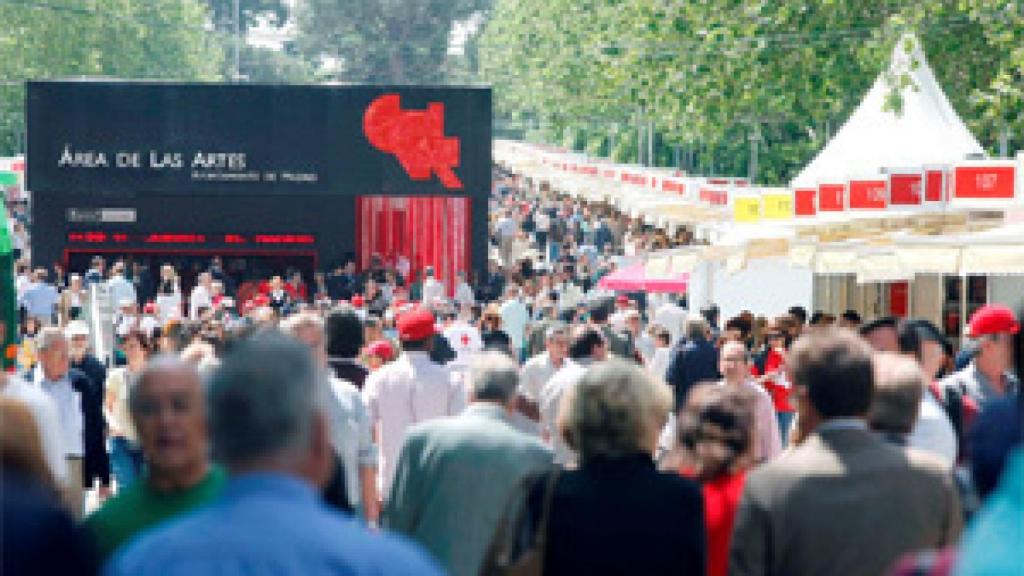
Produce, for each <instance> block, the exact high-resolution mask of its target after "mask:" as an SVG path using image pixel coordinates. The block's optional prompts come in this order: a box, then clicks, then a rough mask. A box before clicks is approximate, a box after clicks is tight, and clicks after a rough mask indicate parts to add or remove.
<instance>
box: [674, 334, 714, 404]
mask: <svg viewBox="0 0 1024 576" xmlns="http://www.w3.org/2000/svg"><path fill="white" fill-rule="evenodd" d="M710 331H711V329H710V327H709V326H708V323H707V321H706V320H704V318H702V317H700V316H691V317H689V318H687V319H686V322H685V323H684V324H683V335H682V338H680V339H679V342H678V343H677V344H676V347H675V349H674V350H673V351H672V359H671V360H670V361H669V364H668V372H667V373H666V375H665V380H667V381H668V383H669V384H670V385H671V386H672V389H673V390H674V391H675V399H676V410H677V411H678V410H679V409H680V408H682V407H683V405H684V404H685V403H686V395H687V394H689V393H690V389H691V388H693V385H694V384H697V383H698V382H703V381H705V380H719V379H720V378H721V375H720V374H719V373H718V350H717V349H716V348H715V347H714V345H712V344H711V342H709V341H708V334H709V333H710Z"/></svg>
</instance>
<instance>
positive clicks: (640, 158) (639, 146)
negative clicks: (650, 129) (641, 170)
mask: <svg viewBox="0 0 1024 576" xmlns="http://www.w3.org/2000/svg"><path fill="white" fill-rule="evenodd" d="M636 163H637V164H639V165H640V166H643V165H644V125H643V124H638V125H637V127H636Z"/></svg>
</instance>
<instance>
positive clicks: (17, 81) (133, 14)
mask: <svg viewBox="0 0 1024 576" xmlns="http://www.w3.org/2000/svg"><path fill="white" fill-rule="evenodd" d="M207 22H208V15H207V11H206V6H204V5H203V4H202V3H201V2H200V1H199V0H88V1H80V0H49V1H48V2H46V3H36V2H31V1H29V0H24V1H21V0H9V1H6V2H0V27H2V33H0V154H5V155H6V154H12V153H15V152H21V151H22V141H23V138H24V105H25V104H24V103H25V90H24V83H25V82H26V81H28V80H43V79H51V78H66V77H78V76H91V77H117V78H169V79H180V80H216V79H218V78H219V77H220V69H221V63H222V60H223V55H222V52H221V49H220V45H219V44H218V43H217V42H216V41H214V40H213V39H211V38H210V37H209V35H208V34H207V32H206V30H205V27H206V25H207Z"/></svg>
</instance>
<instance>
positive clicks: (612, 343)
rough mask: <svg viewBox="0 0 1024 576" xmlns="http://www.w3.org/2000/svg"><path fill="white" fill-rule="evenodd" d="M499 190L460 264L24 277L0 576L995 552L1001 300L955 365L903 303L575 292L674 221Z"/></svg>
mask: <svg viewBox="0 0 1024 576" xmlns="http://www.w3.org/2000/svg"><path fill="white" fill-rule="evenodd" d="M498 182H499V184H498V186H497V192H496V194H495V196H494V199H493V203H494V206H493V207H492V208H493V210H492V213H493V215H494V216H495V222H494V226H493V228H492V231H493V232H494V234H493V238H492V239H491V246H490V248H491V249H492V252H493V254H492V256H493V258H491V260H490V269H489V272H488V275H487V276H486V277H484V278H479V279H476V280H477V282H473V283H470V282H469V281H468V280H467V279H466V278H465V277H464V276H461V277H459V278H458V279H457V280H456V281H455V282H453V284H454V285H452V286H448V285H445V284H444V283H443V282H441V281H440V280H439V279H437V278H436V277H435V276H434V274H433V271H432V270H430V269H429V268H427V269H424V270H423V271H422V272H423V273H422V275H421V276H417V275H416V272H414V271H409V272H408V273H407V274H403V273H401V272H400V271H399V270H397V269H395V268H394V267H388V266H387V265H385V264H384V263H383V261H380V260H376V261H375V262H374V264H373V265H372V266H371V267H370V268H369V269H367V270H363V271H357V270H356V268H355V266H354V264H352V263H348V264H346V265H344V266H341V267H339V268H338V269H336V270H334V271H331V272H330V273H328V274H323V275H318V276H317V278H315V279H314V281H313V282H312V283H309V284H307V283H306V279H304V278H303V277H302V275H301V274H294V273H289V271H281V272H282V273H281V274H278V275H269V276H267V277H265V278H262V279H260V278H257V279H249V281H247V282H237V281H236V279H234V278H230V277H229V276H228V275H226V274H224V272H223V263H222V262H221V261H220V259H219V258H214V259H212V260H211V261H210V262H209V264H208V266H207V267H206V268H205V269H203V270H200V271H199V273H198V274H197V275H196V276H195V278H196V282H195V285H194V286H191V287H190V286H188V285H185V286H183V285H182V281H181V271H179V270H178V269H176V268H175V267H174V266H170V265H167V266H161V267H160V272H159V280H158V281H156V282H154V283H153V285H152V286H143V284H145V282H146V281H145V278H146V276H145V275H144V274H138V273H137V271H136V270H135V268H136V267H135V266H134V265H133V264H130V263H129V262H127V261H121V260H119V259H114V260H113V261H112V262H107V261H106V260H104V259H102V258H97V259H94V260H93V261H92V262H91V266H90V268H89V269H88V270H80V271H72V273H71V274H69V275H65V274H64V273H63V271H60V273H61V275H60V276H59V277H58V278H51V276H50V271H47V270H35V271H31V272H29V271H28V270H27V269H25V270H22V274H21V278H22V279H21V280H19V283H20V284H21V285H20V286H19V294H21V300H20V301H21V304H22V310H23V312H22V316H21V318H19V319H17V320H16V321H17V322H18V328H19V330H20V331H21V333H22V334H23V340H22V343H21V347H20V349H19V354H18V358H19V366H18V370H16V371H15V372H13V373H5V374H3V375H2V376H0V378H2V380H0V410H2V413H3V417H2V418H0V427H2V431H3V434H2V435H0V439H2V453H0V458H2V460H0V461H2V463H3V469H2V473H3V480H4V484H3V486H4V490H2V491H0V499H2V505H3V514H4V519H5V525H6V527H5V528H4V531H3V536H2V539H3V542H2V549H0V550H2V552H0V554H2V560H3V568H4V570H3V572H4V573H12V574H14V573H39V572H40V570H42V573H52V572H54V571H60V572H64V573H76V574H90V573H94V572H96V571H98V570H100V569H101V567H104V568H103V569H105V570H106V572H107V573H110V574H150V573H166V574H190V575H191V574H252V573H268V574H285V573H289V574H292V573H294V574H320V573H338V574H348V573H359V574H363V573H381V574H385V573H386V574H391V573H394V574H399V573H401V574H435V573H436V574H440V573H451V574H458V575H472V574H517V573H546V574H554V575H557V574H676V573H678V574H709V575H715V576H717V575H724V574H739V575H745V574H795V575H799V574H830V575H844V574H851V575H853V574H887V573H931V574H943V573H950V572H949V571H950V570H953V569H954V567H956V569H957V570H959V571H960V572H961V573H965V574H973V573H1011V574H1012V573H1013V572H1012V571H1011V572H1007V571H1006V570H1005V567H1007V566H1010V567H1012V566H1013V565H1014V562H1015V561H1016V562H1019V560H1020V555H1019V551H1020V550H1021V549H1024V542H1022V541H1021V532H1020V531H1019V530H1017V531H1014V530H1007V529H1006V528H1005V527H1006V526H1012V525H1013V523H1014V522H1015V521H1018V522H1019V518H1020V514H1021V507H1020V502H1021V498H1020V482H1021V480H1020V478H1021V476H1022V474H1024V472H1022V470H1021V462H1022V461H1024V454H1022V447H1021V442H1022V432H1021V428H1022V427H1021V418H1022V415H1024V412H1022V410H1024V408H1022V406H1024V404H1022V401H1021V399H1020V398H1021V396H1020V385H1019V382H1018V380H1017V378H1016V376H1015V375H1014V374H1013V371H1012V370H1013V366H1012V354H1010V347H1011V345H1012V342H1013V338H1014V335H1016V334H1017V332H1018V331H1019V324H1018V321H1017V319H1016V317H1015V316H1014V314H1013V312H1012V311H1010V310H1009V309H1007V308H1004V307H1001V306H995V305H993V306H986V307H983V308H982V309H980V310H979V311H977V312H976V313H975V314H974V315H973V317H972V318H971V319H970V322H969V334H968V336H969V340H968V343H967V344H966V345H965V347H964V348H965V350H967V356H966V357H965V358H966V361H965V362H964V364H963V366H961V367H960V369H959V370H957V369H956V367H955V366H954V365H953V350H952V346H951V345H950V343H949V342H947V341H946V339H945V338H944V337H943V335H942V334H941V332H940V331H939V330H938V329H937V328H935V326H933V325H931V324H930V323H928V322H927V321H923V320H902V319H895V318H879V319H871V321H870V322H867V323H862V322H861V319H860V318H859V316H857V315H856V314H855V313H847V314H843V315H841V316H840V317H838V318H836V317H831V316H829V315H827V314H823V313H821V314H818V313H816V314H813V315H811V317H810V319H808V314H807V311H806V310H804V309H802V308H800V307H794V308H793V309H791V310H790V311H789V313H787V314H785V315H782V316H780V317H778V318H774V319H767V318H758V317H755V316H754V315H753V314H750V313H743V314H740V315H738V316H736V317H735V318H728V319H725V321H724V322H723V321H722V319H720V318H719V317H718V311H717V309H715V308H714V307H708V308H706V309H703V310H700V311H699V313H698V311H694V310H688V309H687V306H686V303H685V301H683V300H680V299H676V298H664V299H655V298H649V297H648V295H644V294H618V295H616V294H614V293H610V292H607V291H604V290H602V289H601V288H600V286H599V283H600V278H601V276H602V275H604V274H607V273H608V272H610V271H612V270H614V269H615V268H616V267H617V266H619V265H621V263H622V262H624V260H623V258H626V257H627V254H630V253H632V254H637V253H642V252H644V251H645V250H649V249H652V248H656V247H667V246H670V245H673V244H674V243H685V242H689V241H690V239H689V238H688V237H687V235H686V234H685V232H683V233H680V235H679V236H676V237H673V238H669V237H668V236H667V235H665V234H664V233H663V232H659V231H655V230H653V229H650V228H649V227H645V226H643V225H642V224H641V223H640V222H636V221H632V220H631V219H629V218H628V217H625V216H623V215H621V214H618V213H616V212H615V211H614V210H612V209H610V208H609V207H607V206H601V205H597V204H586V203H582V202H578V201H574V200H571V199H567V198H564V197H559V196H557V195H555V194H553V193H551V192H549V191H546V190H543V189H539V188H538V187H536V186H534V185H532V184H531V183H528V182H524V181H521V180H520V179H518V178H514V177H502V178H499V180H498ZM108 264H109V266H108ZM65 280H66V284H65ZM98 283H104V284H105V285H106V291H105V292H106V293H107V294H110V295H111V298H114V299H116V301H115V302H114V303H115V304H116V305H115V306H113V308H115V309H116V312H115V313H114V314H113V315H112V317H111V318H110V319H109V321H110V326H109V327H108V328H109V329H110V331H111V333H112V334H113V335H114V339H115V346H114V349H113V350H112V351H110V353H109V354H107V355H105V356H104V357H97V355H96V350H95V347H94V343H95V342H96V341H97V340H96V338H95V336H96V335H95V334H93V333H92V332H93V330H95V326H96V325H97V323H96V320H97V319H96V318H92V317H90V316H89V315H90V314H91V313H92V310H91V308H92V307H91V306H89V305H88V303H89V299H90V296H89V294H88V291H87V287H88V286H89V285H92V284H98ZM243 284H248V286H247V287H246V286H243ZM1014 482H1016V484H1013V483H1014ZM86 494H88V497H87V496H86ZM8 518H12V519H16V522H17V524H10V523H8V521H7V519H8ZM22 519H31V521H29V520H25V521H24V522H23V521H22ZM15 525H17V526H19V529H17V530H11V528H10V527H11V526H15ZM965 526H966V533H965V534H966V535H965V536H964V537H961V533H962V532H963V531H964V527H965ZM54 551H60V552H56V553H55V552H54ZM1017 565H1018V566H1019V564H1017ZM524 570H529V571H528V572H524ZM993 570H994V571H993ZM999 570H1003V571H1002V572H1000V571H999Z"/></svg>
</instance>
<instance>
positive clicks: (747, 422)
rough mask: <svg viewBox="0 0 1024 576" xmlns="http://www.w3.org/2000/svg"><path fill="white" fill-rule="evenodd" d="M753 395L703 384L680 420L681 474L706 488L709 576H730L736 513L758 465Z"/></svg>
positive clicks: (727, 387) (693, 394)
mask: <svg viewBox="0 0 1024 576" xmlns="http://www.w3.org/2000/svg"><path fill="white" fill-rule="evenodd" d="M754 400H755V398H754V397H753V395H752V393H751V392H749V391H747V390H743V389H742V388H736V387H732V386H721V385H717V384H700V385H697V386H695V387H694V388H693V390H692V391H691V392H690V395H689V397H688V399H687V403H686V406H685V407H684V408H683V410H682V412H680V414H679V424H678V432H679V444H680V448H681V452H682V454H681V457H682V458H683V464H682V466H681V467H680V473H681V474H683V475H684V476H689V477H692V478H694V479H696V480H698V481H699V482H701V484H702V489H703V492H704V521H705V525H706V527H707V538H708V541H707V547H708V570H707V574H708V576H726V574H727V572H728V569H729V544H730V540H731V539H732V529H733V523H734V521H735V519H736V509H737V507H738V506H739V503H740V497H741V496H742V495H743V481H744V479H745V477H746V471H747V469H748V468H750V466H751V465H752V464H753V454H752V450H751V446H752V445H753V442H752V441H751V440H752V438H753V435H754V411H753V406H754Z"/></svg>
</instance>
